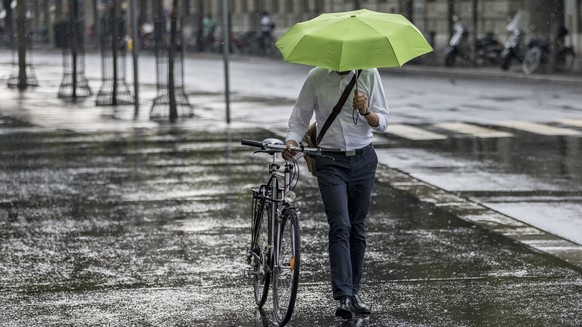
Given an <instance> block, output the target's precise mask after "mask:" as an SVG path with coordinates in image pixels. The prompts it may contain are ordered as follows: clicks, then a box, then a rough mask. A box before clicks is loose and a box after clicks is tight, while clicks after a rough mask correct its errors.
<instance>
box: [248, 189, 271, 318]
mask: <svg viewBox="0 0 582 327" xmlns="http://www.w3.org/2000/svg"><path fill="white" fill-rule="evenodd" d="M268 207H269V205H268V202H267V201H266V200H265V198H264V197H263V196H262V195H260V194H259V193H255V194H253V226H252V231H253V242H252V244H253V246H252V252H253V253H252V256H253V261H252V263H251V264H252V266H253V276H254V278H253V289H254V293H255V302H256V303H257V306H258V307H259V308H262V307H263V305H264V304H265V302H266V301H267V295H268V294H269V283H270V280H271V270H270V265H269V258H270V256H271V254H270V251H269V244H270V243H271V233H270V230H271V219H270V217H271V214H270V210H269V208H268ZM266 212H268V214H265V213H266Z"/></svg>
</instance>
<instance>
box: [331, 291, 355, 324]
mask: <svg viewBox="0 0 582 327" xmlns="http://www.w3.org/2000/svg"><path fill="white" fill-rule="evenodd" d="M353 311H354V309H353V307H352V299H351V297H349V296H346V297H345V298H343V299H341V300H339V306H338V307H337V309H335V316H336V317H341V318H343V319H352V318H353V316H354V312H353Z"/></svg>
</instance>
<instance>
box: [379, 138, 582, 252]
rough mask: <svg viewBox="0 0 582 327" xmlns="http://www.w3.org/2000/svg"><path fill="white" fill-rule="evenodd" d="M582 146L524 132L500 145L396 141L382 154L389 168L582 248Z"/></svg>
mask: <svg viewBox="0 0 582 327" xmlns="http://www.w3.org/2000/svg"><path fill="white" fill-rule="evenodd" d="M581 140H582V139H581V138H580V137H579V136H541V135H534V134H531V133H525V132H524V133H520V134H518V135H516V136H515V137H512V138H497V139H477V138H470V137H462V136H459V137H453V138H449V139H447V140H442V141H433V142H408V141H405V140H402V139H400V140H399V139H395V140H392V141H391V142H390V144H389V146H388V148H386V149H382V152H383V155H384V158H385V161H384V163H387V164H389V165H390V166H391V167H394V168H398V169H401V170H403V171H406V172H408V173H410V174H411V175H412V176H414V177H416V178H419V179H421V180H423V181H425V182H427V183H430V184H432V185H436V186H437V187H439V188H442V189H445V190H447V191H450V192H453V193H456V194H458V195H460V196H463V197H468V198H471V199H473V200H475V201H477V202H479V203H482V204H484V205H486V206H488V207H490V208H493V209H494V210H497V211H500V212H502V213H504V214H507V215H509V216H511V217H514V218H516V219H518V220H521V221H524V222H525V223H528V224H531V225H534V226H536V227H538V228H541V229H542V230H545V231H548V232H550V233H553V234H555V235H559V236H560V237H563V238H565V239H568V240H570V241H572V242H575V243H578V244H582V236H581V235H582V234H580V233H579V232H578V231H579V230H580V229H582V216H581V215H580V212H582V141H581ZM381 162H382V161H381Z"/></svg>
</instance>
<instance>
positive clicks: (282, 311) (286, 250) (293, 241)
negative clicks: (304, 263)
mask: <svg viewBox="0 0 582 327" xmlns="http://www.w3.org/2000/svg"><path fill="white" fill-rule="evenodd" d="M300 246H301V244H300V239H299V216H298V213H297V211H296V210H295V209H293V208H291V209H287V210H285V211H284V214H283V218H282V219H281V222H280V224H279V237H278V240H277V250H278V251H277V252H278V253H275V258H277V262H275V265H274V267H273V307H274V313H275V319H276V320H277V322H278V323H279V326H284V325H285V324H287V322H289V320H290V319H291V315H292V314H293V308H294V307H295V299H296V298H297V287H298V285H299V267H300V262H301V256H300Z"/></svg>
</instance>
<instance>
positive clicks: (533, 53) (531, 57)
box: [521, 47, 542, 75]
mask: <svg viewBox="0 0 582 327" xmlns="http://www.w3.org/2000/svg"><path fill="white" fill-rule="evenodd" d="M541 62H542V49H540V48H537V47H534V48H531V49H529V50H528V51H527V52H526V53H525V56H523V63H522V64H521V69H522V70H523V72H524V73H526V74H528V75H529V74H533V73H534V72H535V71H536V70H537V69H538V67H539V66H540V63H541Z"/></svg>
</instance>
